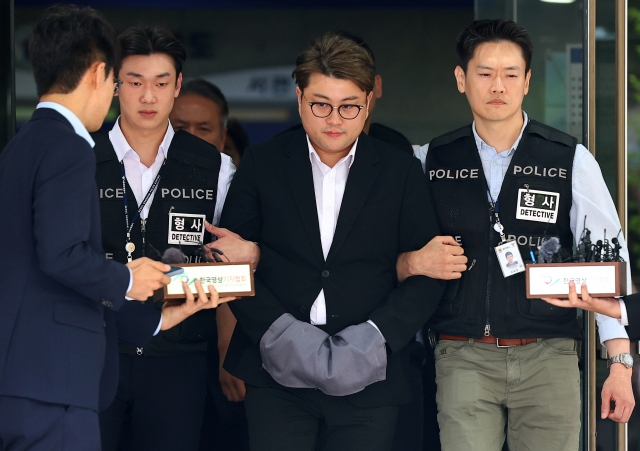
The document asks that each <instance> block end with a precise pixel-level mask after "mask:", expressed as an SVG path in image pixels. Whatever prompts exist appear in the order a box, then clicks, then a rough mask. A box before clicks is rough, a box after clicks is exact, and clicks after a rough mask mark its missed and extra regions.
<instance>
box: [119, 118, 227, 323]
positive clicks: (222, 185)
mask: <svg viewBox="0 0 640 451" xmlns="http://www.w3.org/2000/svg"><path fill="white" fill-rule="evenodd" d="M174 135H175V132H174V131H173V127H172V126H171V122H168V124H167V132H166V133H165V135H164V138H163V140H162V142H161V143H160V147H158V154H157V155H156V159H155V160H154V162H153V163H152V164H151V166H149V167H147V166H145V165H144V164H142V162H141V161H140V156H139V155H138V154H137V153H136V151H135V150H133V149H132V148H131V146H130V145H129V143H128V142H127V139H126V138H125V137H124V134H123V133H122V129H121V128H120V117H118V119H117V120H116V123H115V125H114V126H113V129H111V131H110V132H109V141H111V144H112V145H113V150H115V152H116V155H117V157H118V161H121V162H122V163H123V164H124V173H125V176H126V177H127V182H128V183H129V186H130V187H131V191H133V195H134V196H135V198H136V202H137V203H138V205H140V204H141V203H142V201H143V200H144V198H145V196H146V195H147V193H148V192H149V189H150V188H151V185H153V181H154V180H155V178H156V176H157V175H158V172H160V168H161V167H162V164H163V162H164V160H165V158H167V154H168V153H169V146H170V145H171V140H172V139H173V136H174ZM220 156H221V157H222V161H221V164H220V175H219V176H218V188H217V195H216V207H215V211H214V212H213V216H212V221H211V223H212V224H218V221H219V220H220V213H221V212H222V206H223V205H224V200H225V199H226V197H227V191H229V185H230V184H231V179H232V178H233V174H234V173H235V172H236V167H235V166H234V165H233V162H232V160H231V158H230V157H229V156H228V155H225V154H223V153H221V154H220ZM157 189H158V187H157V186H156V189H155V190H154V192H153V193H151V196H149V200H148V201H147V203H146V205H145V206H144V208H143V209H142V211H141V212H140V219H147V218H148V217H149V209H150V208H151V203H152V202H153V197H154V196H155V192H156V190H157ZM130 289H131V283H129V290H130ZM129 290H127V291H129ZM161 326H162V317H160V323H159V324H158V327H157V328H156V331H155V332H154V334H153V335H157V334H158V332H160V328H161Z"/></svg>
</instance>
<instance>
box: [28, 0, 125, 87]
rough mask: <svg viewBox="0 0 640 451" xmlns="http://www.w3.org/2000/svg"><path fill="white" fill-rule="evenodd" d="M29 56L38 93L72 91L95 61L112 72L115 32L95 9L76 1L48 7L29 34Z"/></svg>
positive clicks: (114, 55)
mask: <svg viewBox="0 0 640 451" xmlns="http://www.w3.org/2000/svg"><path fill="white" fill-rule="evenodd" d="M29 59H30V60H31V66H32V67H33V76H34V78H35V81H36V89H37V92H38V97H41V96H43V95H44V94H69V93H70V92H72V91H74V90H75V89H76V88H77V87H78V85H79V84H80V80H81V79H82V77H83V75H84V74H85V73H86V72H87V70H88V69H89V67H90V66H91V65H92V64H93V63H95V62H96V61H99V62H104V63H105V66H106V67H105V73H106V76H107V77H108V76H109V73H110V72H111V69H112V68H113V67H114V64H115V62H116V36H115V32H114V31H113V28H112V27H111V25H109V23H108V22H107V21H106V19H105V18H104V17H103V16H102V15H101V14H100V13H99V12H98V11H96V10H95V9H92V8H79V7H77V6H75V5H55V6H52V7H50V8H47V9H46V10H45V12H44V15H43V18H42V20H41V21H40V22H39V23H38V24H37V25H36V26H35V28H34V29H33V31H32V32H31V36H29Z"/></svg>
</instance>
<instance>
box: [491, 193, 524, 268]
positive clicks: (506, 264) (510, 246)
mask: <svg viewBox="0 0 640 451" xmlns="http://www.w3.org/2000/svg"><path fill="white" fill-rule="evenodd" d="M487 192H489V191H488V190H487ZM489 197H490V198H491V207H492V208H493V214H494V216H495V218H496V222H495V224H494V225H493V230H495V231H496V232H497V233H499V234H500V244H498V245H497V246H496V247H494V250H495V251H496V256H497V257H498V263H500V269H501V270H502V275H503V276H504V277H509V276H512V275H514V274H518V273H520V272H523V271H524V269H525V268H524V263H523V261H522V255H520V249H518V243H516V241H515V240H507V237H506V235H505V234H504V226H503V225H502V223H500V216H499V212H500V204H499V201H498V202H494V201H493V197H491V193H489Z"/></svg>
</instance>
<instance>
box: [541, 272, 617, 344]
mask: <svg viewBox="0 0 640 451" xmlns="http://www.w3.org/2000/svg"><path fill="white" fill-rule="evenodd" d="M580 293H581V294H580V296H578V293H577V292H576V284H575V282H574V281H573V280H571V281H569V300H567V299H558V298H542V300H543V301H546V302H548V303H549V304H552V305H555V306H557V307H564V308H580V309H582V310H589V311H590V312H597V313H602V314H603V315H607V316H609V317H611V318H618V319H620V316H621V313H620V302H619V301H618V300H617V299H616V298H592V297H591V296H590V295H589V290H588V289H587V284H585V283H583V284H582V285H581V287H580ZM627 352H628V351H627ZM614 355H615V354H614Z"/></svg>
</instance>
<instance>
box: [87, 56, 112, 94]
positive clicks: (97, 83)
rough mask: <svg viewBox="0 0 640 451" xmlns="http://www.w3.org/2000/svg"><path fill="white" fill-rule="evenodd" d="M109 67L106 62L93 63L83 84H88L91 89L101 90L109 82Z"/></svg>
mask: <svg viewBox="0 0 640 451" xmlns="http://www.w3.org/2000/svg"><path fill="white" fill-rule="evenodd" d="M106 69H107V65H106V63H105V62H104V61H95V62H94V63H91V66H89V69H87V72H86V73H85V76H84V77H83V82H85V83H88V85H89V86H90V87H91V89H93V90H96V89H99V88H100V87H101V86H103V85H104V83H105V82H106V81H107V78H108V77H109V74H108V73H107V71H106Z"/></svg>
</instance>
